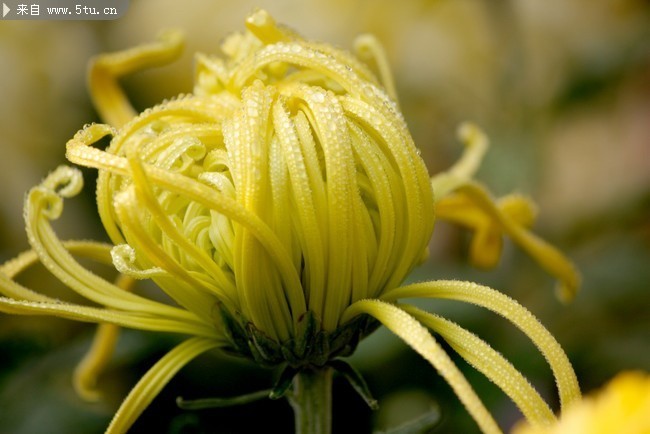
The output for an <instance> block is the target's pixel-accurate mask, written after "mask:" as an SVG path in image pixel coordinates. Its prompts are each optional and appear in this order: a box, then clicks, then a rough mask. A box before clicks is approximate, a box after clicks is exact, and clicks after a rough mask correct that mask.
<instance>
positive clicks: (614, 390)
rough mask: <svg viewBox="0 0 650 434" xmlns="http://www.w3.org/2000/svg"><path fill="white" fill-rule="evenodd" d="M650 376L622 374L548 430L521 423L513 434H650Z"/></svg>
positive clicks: (578, 403)
mask: <svg viewBox="0 0 650 434" xmlns="http://www.w3.org/2000/svg"><path fill="white" fill-rule="evenodd" d="M649 433H650V375H648V373H644V372H640V371H630V372H623V373H621V374H619V375H617V376H616V377H615V378H614V379H613V380H612V381H610V382H609V383H608V384H607V385H606V386H605V387H604V388H603V389H602V390H600V391H598V392H596V393H594V394H593V395H590V396H587V397H585V398H584V399H583V400H582V401H580V402H577V403H575V404H573V405H572V406H571V407H569V408H568V409H567V411H566V412H564V413H563V414H562V417H561V418H560V420H559V421H558V422H557V423H556V424H554V425H552V426H550V427H546V428H542V427H531V426H530V425H528V424H521V425H518V426H516V427H515V428H514V430H513V432H512V434H649Z"/></svg>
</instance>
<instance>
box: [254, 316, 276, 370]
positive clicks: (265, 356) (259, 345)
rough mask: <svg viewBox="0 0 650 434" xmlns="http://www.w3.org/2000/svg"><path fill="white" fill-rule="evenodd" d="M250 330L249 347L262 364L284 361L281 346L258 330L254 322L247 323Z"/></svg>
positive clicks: (271, 364)
mask: <svg viewBox="0 0 650 434" xmlns="http://www.w3.org/2000/svg"><path fill="white" fill-rule="evenodd" d="M246 329H247V330H248V336H249V339H248V348H249V349H250V351H251V353H252V355H253V358H254V359H255V361H256V362H257V363H259V364H260V365H262V366H274V365H277V364H280V363H282V362H283V361H284V357H283V354H282V348H281V346H280V345H279V344H278V343H277V342H275V341H274V340H273V339H270V338H269V337H267V336H266V335H265V334H264V333H263V332H261V331H260V330H258V329H257V328H256V327H255V326H254V325H253V323H250V322H249V323H248V324H247V325H246Z"/></svg>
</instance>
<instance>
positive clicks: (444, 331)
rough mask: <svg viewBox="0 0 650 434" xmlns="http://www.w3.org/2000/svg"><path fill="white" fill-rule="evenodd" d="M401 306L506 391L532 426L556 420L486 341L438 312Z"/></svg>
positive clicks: (546, 424)
mask: <svg viewBox="0 0 650 434" xmlns="http://www.w3.org/2000/svg"><path fill="white" fill-rule="evenodd" d="M400 307H401V308H402V309H404V310H405V311H406V312H408V313H409V314H411V315H412V316H413V317H415V319H417V320H418V321H420V322H421V323H422V324H424V325H425V326H427V327H429V328H430V329H431V330H433V331H435V332H436V333H438V334H440V336H442V338H443V339H444V340H445V341H447V343H449V345H451V347H452V348H453V349H454V350H455V351H456V352H457V353H458V354H459V355H460V356H461V357H462V358H463V359H465V360H466V361H467V362H468V363H469V364H470V365H472V366H474V367H475V368H476V369H477V370H478V371H480V372H481V373H483V375H485V376H486V377H488V379H490V381H492V382H493V383H494V384H496V385H497V386H498V387H499V388H500V389H501V390H503V391H504V392H505V394H506V395H508V396H509V397H510V398H511V399H512V400H513V401H514V403H515V404H517V407H519V409H520V410H521V412H522V413H523V414H524V416H525V417H526V419H528V421H529V422H530V423H531V424H532V425H534V426H548V425H550V424H551V423H552V422H553V421H555V420H556V418H555V416H554V415H553V411H551V409H550V408H549V407H548V404H546V402H544V400H543V399H542V397H541V396H539V393H537V391H536V390H535V389H534V388H533V386H531V385H530V383H529V382H528V381H527V380H526V378H524V376H523V375H522V374H521V373H520V372H519V371H517V370H516V369H515V367H514V366H512V364H511V363H510V362H508V361H507V360H506V359H505V358H504V357H503V356H502V355H501V354H500V353H499V352H498V351H495V350H494V349H493V348H492V347H491V346H490V345H489V344H487V343H486V342H485V341H483V340H482V339H480V338H479V337H478V336H476V335H475V334H473V333H470V332H469V331H467V330H465V329H464V328H462V327H460V326H459V325H458V324H456V323H454V322H452V321H449V320H447V319H444V318H442V317H440V316H438V315H434V314H431V313H429V312H425V311H423V310H420V309H418V308H416V307H413V306H409V305H404V306H400Z"/></svg>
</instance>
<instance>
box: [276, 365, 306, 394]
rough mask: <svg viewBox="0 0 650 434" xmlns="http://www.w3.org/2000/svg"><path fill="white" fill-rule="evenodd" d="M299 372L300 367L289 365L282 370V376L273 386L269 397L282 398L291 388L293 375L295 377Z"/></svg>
mask: <svg viewBox="0 0 650 434" xmlns="http://www.w3.org/2000/svg"><path fill="white" fill-rule="evenodd" d="M298 372H299V369H296V368H293V367H291V366H290V365H287V366H286V367H285V368H284V369H283V370H282V373H281V374H280V378H278V381H277V382H276V383H275V386H273V389H272V390H271V393H269V398H271V399H280V398H282V397H283V396H284V395H285V394H286V393H287V390H289V388H290V387H291V384H292V382H293V377H295V376H296V374H297V373H298Z"/></svg>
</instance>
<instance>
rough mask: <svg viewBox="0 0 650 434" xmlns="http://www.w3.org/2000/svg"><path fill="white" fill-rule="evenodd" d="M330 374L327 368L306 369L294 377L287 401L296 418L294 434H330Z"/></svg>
mask: <svg viewBox="0 0 650 434" xmlns="http://www.w3.org/2000/svg"><path fill="white" fill-rule="evenodd" d="M332 372H333V369H332V368H330V367H327V366H326V367H322V368H307V369H303V370H301V371H300V372H299V373H298V374H297V375H296V376H295V377H294V379H293V394H292V396H291V398H290V399H289V401H290V403H291V406H292V407H293V411H294V414H295V418H296V434H330V433H331V431H332Z"/></svg>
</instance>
